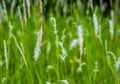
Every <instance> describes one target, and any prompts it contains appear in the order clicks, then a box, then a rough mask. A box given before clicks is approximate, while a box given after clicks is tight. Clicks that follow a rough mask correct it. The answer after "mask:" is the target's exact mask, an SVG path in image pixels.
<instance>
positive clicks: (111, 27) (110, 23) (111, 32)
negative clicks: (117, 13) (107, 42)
mask: <svg viewBox="0 0 120 84" xmlns="http://www.w3.org/2000/svg"><path fill="white" fill-rule="evenodd" d="M109 27H110V34H111V39H113V35H114V22H113V20H110V21H109Z"/></svg>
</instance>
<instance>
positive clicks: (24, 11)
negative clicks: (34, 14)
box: [23, 0, 27, 23]
mask: <svg viewBox="0 0 120 84" xmlns="http://www.w3.org/2000/svg"><path fill="white" fill-rule="evenodd" d="M23 13H24V21H25V23H26V22H27V17H26V5H25V0H23Z"/></svg>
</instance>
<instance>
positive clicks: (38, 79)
mask: <svg viewBox="0 0 120 84" xmlns="http://www.w3.org/2000/svg"><path fill="white" fill-rule="evenodd" d="M39 13H40V12H39V7H34V6H32V8H31V17H30V18H29V17H27V23H24V22H23V23H24V24H23V25H24V33H23V32H22V28H21V24H20V20H19V16H18V14H17V12H16V13H15V14H14V15H13V16H11V15H10V14H9V12H8V21H10V22H11V24H12V26H13V30H12V34H13V36H12V37H11V38H10V37H9V22H8V21H6V20H3V22H2V24H1V25H0V62H2V63H3V64H2V65H0V84H2V83H3V84H45V83H46V82H49V83H54V84H64V83H61V82H60V80H66V81H68V82H69V84H119V83H120V67H119V70H118V71H116V70H115V63H116V62H117V60H118V58H119V56H120V52H119V51H120V32H119V27H120V24H119V21H118V16H117V13H116V12H114V13H115V14H114V17H115V19H114V21H115V24H114V25H115V27H114V37H113V40H112V39H111V36H110V32H109V20H110V19H111V17H110V16H107V17H104V16H103V15H102V14H101V13H100V12H99V11H97V14H96V15H97V16H98V22H99V25H101V42H100V40H99V39H98V38H96V37H95V34H94V25H93V16H92V15H86V16H85V15H84V14H83V13H81V11H78V10H77V9H75V10H73V11H72V13H71V15H70V17H68V16H66V15H64V16H60V15H59V13H58V14H56V15H55V14H54V13H53V12H50V14H48V15H49V16H48V17H47V19H44V20H43V21H42V20H40V17H41V16H40V14H39ZM43 15H44V14H43ZM51 17H54V18H55V19H56V29H57V31H58V32H57V37H58V41H59V42H61V43H62V44H63V47H64V49H65V50H66V51H67V56H66V58H65V60H62V59H61V57H60V56H61V53H62V51H61V47H60V46H59V45H58V44H57V43H56V34H55V33H54V27H53V22H51V21H50V18H51ZM76 24H77V26H76ZM78 25H82V29H83V38H84V41H83V55H82V59H81V60H82V61H81V62H80V61H79V58H80V51H79V45H76V47H74V48H73V49H72V50H70V44H71V42H72V40H74V39H78V34H77V27H78ZM41 26H42V27H43V36H42V38H43V39H42V46H41V47H40V49H41V51H40V55H39V58H38V59H37V61H35V60H34V58H33V57H34V49H35V46H36V42H37V32H38V31H39V29H40V27H41ZM64 30H65V31H64ZM63 32H64V35H65V37H64V40H62V37H63ZM15 38H16V41H15ZM4 40H5V41H6V47H7V56H8V70H7V69H6V61H5V57H4ZM105 40H106V41H107V50H108V51H111V52H112V53H114V54H115V57H116V59H117V60H116V61H114V59H113V56H112V55H111V54H108V57H109V58H110V60H109V61H110V63H108V59H106V57H107V56H106V50H105ZM21 44H22V45H23V49H22V50H24V55H25V59H26V62H27V66H26V65H25V63H24V60H23V58H22V55H21V53H20V51H19V49H18V47H17V45H19V46H20V45H21ZM20 47H21V46H20ZM49 48H50V49H49ZM76 60H78V62H77V61H76ZM96 62H97V63H98V64H97V65H96ZM84 63H85V64H84ZM81 64H83V65H82V67H81V69H82V71H81V72H78V71H77V70H78V67H79V65H81ZM48 66H49V67H52V68H47V67H48ZM119 66H120V64H119ZM96 69H98V72H96Z"/></svg>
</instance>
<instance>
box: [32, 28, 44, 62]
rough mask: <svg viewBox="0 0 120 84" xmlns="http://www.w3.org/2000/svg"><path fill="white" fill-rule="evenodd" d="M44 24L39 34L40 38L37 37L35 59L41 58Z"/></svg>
mask: <svg viewBox="0 0 120 84" xmlns="http://www.w3.org/2000/svg"><path fill="white" fill-rule="evenodd" d="M42 34H43V31H42V26H41V28H40V31H39V34H38V39H37V43H36V47H35V50H34V60H35V61H37V59H38V58H39V53H40V47H41V43H42Z"/></svg>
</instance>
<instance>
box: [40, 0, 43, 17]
mask: <svg viewBox="0 0 120 84" xmlns="http://www.w3.org/2000/svg"><path fill="white" fill-rule="evenodd" d="M40 15H41V16H42V15H43V10H42V0H40Z"/></svg>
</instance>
